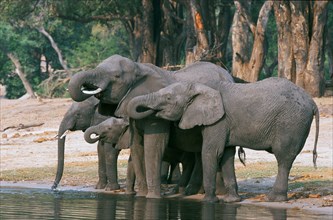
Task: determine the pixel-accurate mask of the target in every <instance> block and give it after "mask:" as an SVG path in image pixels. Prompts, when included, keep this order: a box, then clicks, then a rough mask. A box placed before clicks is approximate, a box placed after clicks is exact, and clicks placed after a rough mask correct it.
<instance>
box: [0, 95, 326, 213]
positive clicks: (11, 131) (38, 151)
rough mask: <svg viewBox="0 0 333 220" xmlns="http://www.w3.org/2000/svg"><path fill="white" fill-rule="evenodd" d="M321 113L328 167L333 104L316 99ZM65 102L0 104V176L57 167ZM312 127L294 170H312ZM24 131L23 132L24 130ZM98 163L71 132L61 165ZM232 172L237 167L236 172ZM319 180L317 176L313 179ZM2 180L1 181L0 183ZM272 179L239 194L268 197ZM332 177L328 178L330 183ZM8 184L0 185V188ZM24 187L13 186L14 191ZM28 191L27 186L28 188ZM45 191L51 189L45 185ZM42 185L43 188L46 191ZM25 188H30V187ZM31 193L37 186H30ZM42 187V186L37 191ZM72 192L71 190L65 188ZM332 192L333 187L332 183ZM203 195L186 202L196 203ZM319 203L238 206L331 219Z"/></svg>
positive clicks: (321, 148)
mask: <svg viewBox="0 0 333 220" xmlns="http://www.w3.org/2000/svg"><path fill="white" fill-rule="evenodd" d="M315 101H316V103H317V105H318V107H319V110H320V115H321V118H320V135H319V142H318V160H317V165H318V167H331V168H332V166H333V161H332V160H333V98H332V96H331V97H324V98H320V99H315ZM71 102H72V101H71V100H70V99H43V100H7V99H0V116H1V117H0V119H1V121H0V138H1V139H0V145H1V146H0V153H1V157H0V159H1V160H0V165H1V173H2V172H3V171H7V170H13V171H15V170H16V169H20V168H27V167H33V168H36V167H45V166H49V167H56V165H57V141H56V134H57V129H58V126H59V124H60V121H61V119H62V117H63V115H64V114H65V112H66V111H67V109H68V108H69V106H70V105H71ZM314 126H315V125H314V123H313V124H312V128H311V132H310V134H309V137H308V139H307V141H306V144H305V147H304V149H303V151H302V152H301V154H300V155H299V156H298V157H297V159H296V161H295V163H294V165H302V166H313V164H312V150H313V143H314V136H315V135H314V131H315V129H314ZM24 127H27V128H24ZM127 157H128V151H122V153H121V155H120V159H126V158H127ZM246 160H247V163H248V164H250V163H255V162H266V161H275V158H274V156H272V155H270V154H268V153H266V152H260V153H258V152H256V151H252V150H249V149H246ZM85 161H87V162H88V161H97V154H96V146H95V145H91V144H87V143H85V142H84V140H83V137H82V132H81V131H77V132H71V133H70V134H69V135H68V136H67V139H66V163H70V162H85ZM236 167H237V166H236ZM318 175H319V174H318ZM1 179H2V178H1ZM274 179H275V177H272V178H266V179H263V180H260V181H258V180H257V179H246V180H241V181H239V185H240V188H243V189H245V190H246V189H248V190H250V189H251V190H252V191H253V190H257V192H258V191H260V190H261V189H262V190H263V192H265V190H266V191H267V190H268V189H269V187H271V186H272V184H273V181H274ZM332 181H333V177H332V178H331V182H332ZM10 184H13V183H11V182H5V181H1V186H2V187H3V186H6V185H10ZM20 184H24V185H27V183H26V182H25V183H21V182H16V183H14V185H16V186H20ZM28 185H29V184H28ZM46 185H47V187H50V185H51V183H46ZM46 185H45V186H46ZM30 186H32V187H33V186H34V185H33V184H32V185H30ZM35 187H36V186H35ZM38 187H42V185H38ZM67 187H71V186H67ZM332 187H333V182H332ZM74 188H75V189H77V190H82V189H84V190H92V187H88V188H86V187H83V186H76V187H74ZM201 196H202V195H197V196H194V197H193V196H192V197H190V198H201ZM313 197H318V198H298V199H291V200H289V201H288V202H282V203H266V202H262V199H261V198H252V199H246V200H244V201H243V202H242V203H253V202H254V203H256V204H259V205H269V206H274V207H278V206H279V207H286V208H303V209H310V210H312V211H322V212H331V213H333V207H332V205H333V195H332V194H329V195H325V196H313Z"/></svg>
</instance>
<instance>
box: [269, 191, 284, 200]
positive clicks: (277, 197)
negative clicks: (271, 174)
mask: <svg viewBox="0 0 333 220" xmlns="http://www.w3.org/2000/svg"><path fill="white" fill-rule="evenodd" d="M265 200H266V201H267V202H283V201H287V200H288V196H287V193H276V192H273V191H271V192H269V193H268V194H267V196H266V198H265Z"/></svg>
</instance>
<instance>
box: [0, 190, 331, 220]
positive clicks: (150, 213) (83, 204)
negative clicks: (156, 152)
mask: <svg viewBox="0 0 333 220" xmlns="http://www.w3.org/2000/svg"><path fill="white" fill-rule="evenodd" d="M287 217H288V219H332V217H331V216H328V215H323V214H318V213H316V214H314V213H312V214H311V213H309V212H303V211H300V210H297V211H295V210H290V209H289V210H286V209H275V208H274V209H273V208H266V207H259V206H254V205H243V204H223V203H217V204H207V203H203V202H201V201H196V200H187V199H179V198H170V199H169V198H168V199H145V198H136V197H134V196H127V195H115V194H107V193H95V192H79V191H71V190H68V191H61V192H52V191H51V190H48V189H24V188H0V219H1V220H4V219H117V220H118V219H138V220H141V219H159V220H162V219H205V220H206V219H287Z"/></svg>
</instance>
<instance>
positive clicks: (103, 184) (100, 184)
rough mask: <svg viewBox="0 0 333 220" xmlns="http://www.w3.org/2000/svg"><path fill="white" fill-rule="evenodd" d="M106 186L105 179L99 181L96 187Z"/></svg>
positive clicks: (102, 187)
mask: <svg viewBox="0 0 333 220" xmlns="http://www.w3.org/2000/svg"><path fill="white" fill-rule="evenodd" d="M105 186H106V182H105V181H101V180H100V181H98V183H97V184H96V186H95V189H104V188H105Z"/></svg>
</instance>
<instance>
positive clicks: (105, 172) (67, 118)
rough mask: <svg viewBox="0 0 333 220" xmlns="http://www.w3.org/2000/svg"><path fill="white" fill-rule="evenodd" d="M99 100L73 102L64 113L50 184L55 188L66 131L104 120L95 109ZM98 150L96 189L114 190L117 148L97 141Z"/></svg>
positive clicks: (62, 157) (61, 171) (116, 182)
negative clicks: (55, 163) (56, 157)
mask: <svg viewBox="0 0 333 220" xmlns="http://www.w3.org/2000/svg"><path fill="white" fill-rule="evenodd" d="M98 103H99V100H98V99H96V98H95V97H90V98H89V99H86V100H85V101H84V102H73V103H72V105H71V106H70V108H69V109H68V111H67V112H66V113H65V115H64V117H63V119H62V121H61V123H60V126H59V130H58V167H57V174H56V177H55V180H54V183H53V185H52V189H53V190H55V189H56V188H57V186H58V184H59V182H60V180H61V178H62V174H63V170H64V153H65V152H64V151H65V140H66V135H67V133H68V131H77V130H82V131H85V130H86V129H87V128H88V127H90V126H91V125H92V124H95V123H99V122H101V121H104V120H106V119H107V118H109V117H107V116H103V115H100V114H99V113H98V112H97V111H96V109H97V107H98ZM97 151H98V176H99V180H98V183H97V184H96V186H95V188H96V189H104V188H105V190H107V191H109V190H115V189H119V184H118V177H117V158H118V154H119V150H116V149H114V148H113V147H112V146H111V145H110V144H107V143H102V142H99V143H98V145H97Z"/></svg>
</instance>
